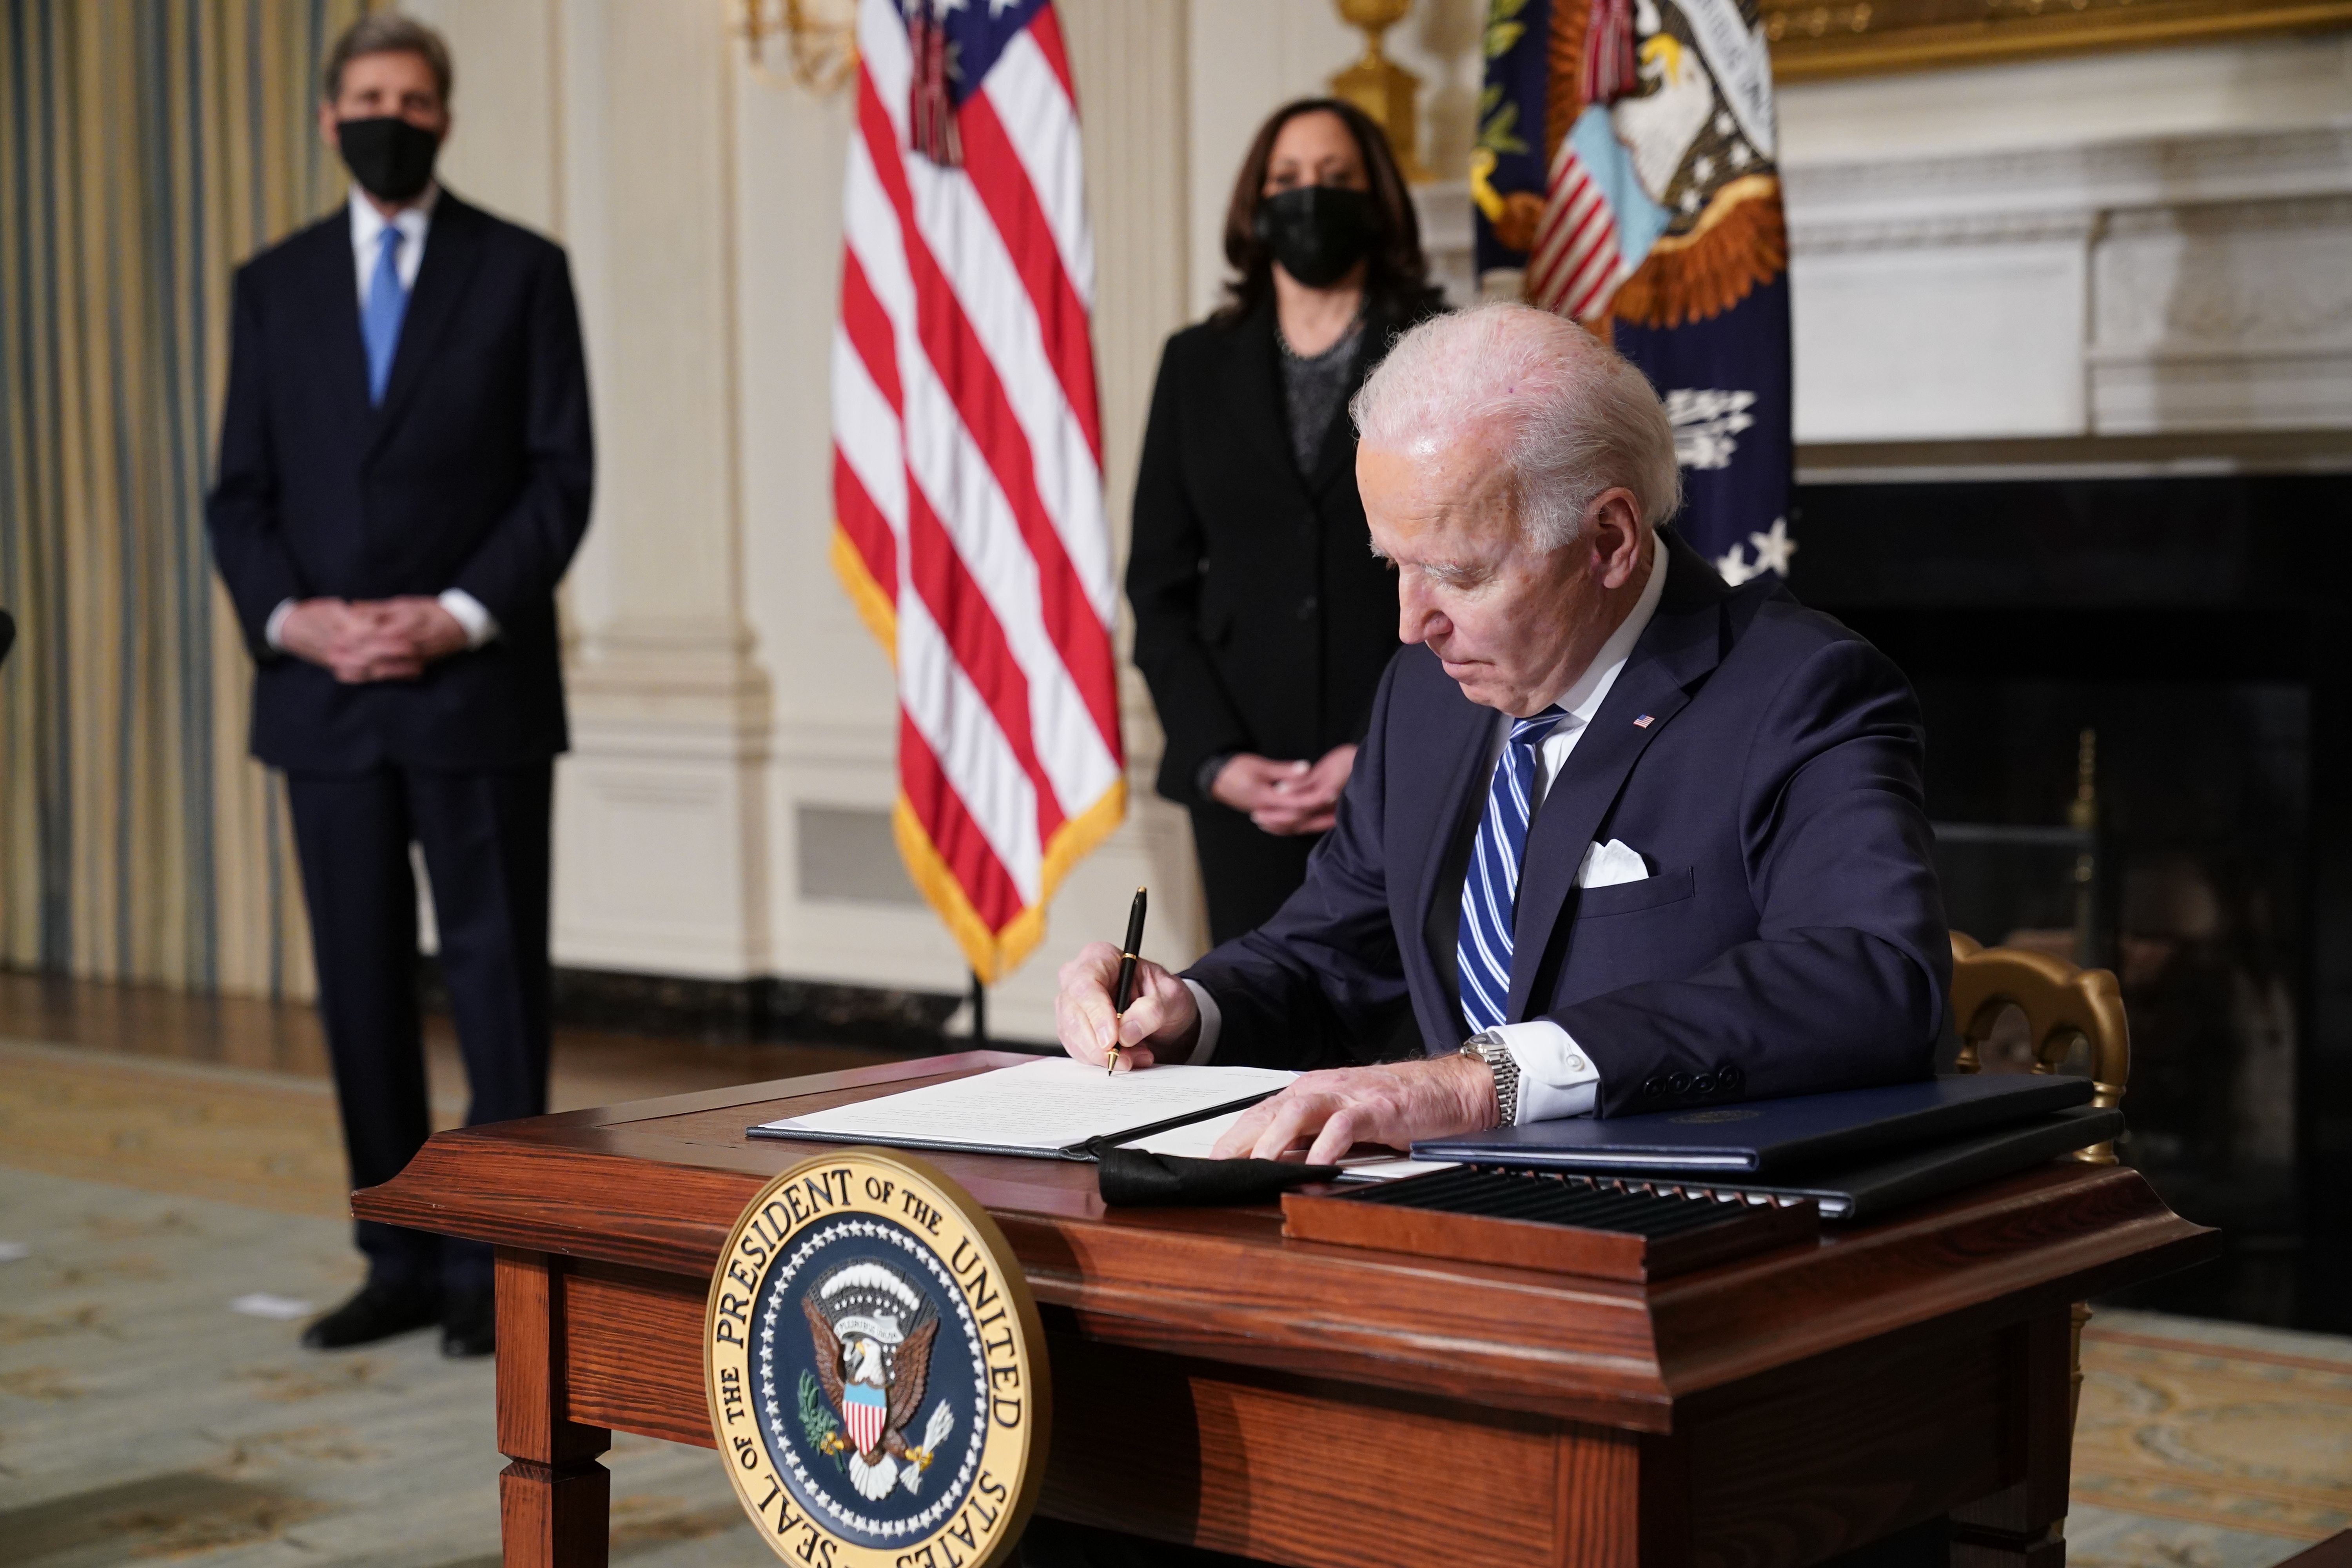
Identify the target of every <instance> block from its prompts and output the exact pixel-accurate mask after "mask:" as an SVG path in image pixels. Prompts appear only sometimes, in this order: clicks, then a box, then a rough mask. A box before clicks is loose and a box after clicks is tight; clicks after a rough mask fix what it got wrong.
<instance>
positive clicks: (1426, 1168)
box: [1339, 1160, 1461, 1182]
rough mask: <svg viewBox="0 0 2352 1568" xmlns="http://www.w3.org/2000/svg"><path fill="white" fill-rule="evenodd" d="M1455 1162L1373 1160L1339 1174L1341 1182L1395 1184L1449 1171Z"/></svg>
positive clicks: (1351, 1166)
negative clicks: (1409, 1177)
mask: <svg viewBox="0 0 2352 1568" xmlns="http://www.w3.org/2000/svg"><path fill="white" fill-rule="evenodd" d="M1459 1163H1461V1162H1459V1161H1457V1160H1373V1161H1368V1162H1366V1163H1363V1164H1360V1165H1352V1164H1351V1165H1349V1167H1348V1168H1347V1169H1346V1170H1345V1171H1342V1172H1341V1173H1339V1179H1340V1180H1341V1181H1343V1182H1395V1181H1402V1179H1403V1178H1405V1177H1407V1176H1423V1175H1427V1174H1428V1173H1430V1172H1432V1171H1450V1170H1452V1169H1454V1166H1455V1165H1457V1164H1459Z"/></svg>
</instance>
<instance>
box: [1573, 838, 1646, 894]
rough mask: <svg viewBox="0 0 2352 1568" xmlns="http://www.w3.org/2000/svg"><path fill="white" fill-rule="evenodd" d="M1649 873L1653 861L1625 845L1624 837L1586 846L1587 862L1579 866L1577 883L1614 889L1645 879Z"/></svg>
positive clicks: (1587, 886)
mask: <svg viewBox="0 0 2352 1568" xmlns="http://www.w3.org/2000/svg"><path fill="white" fill-rule="evenodd" d="M1649 875H1650V863H1649V862H1648V861H1647V860H1644V859H1643V858H1642V856H1641V852H1640V851H1639V850H1635V849H1628V848H1627V847H1625V841H1624V840H1623V839H1622V838H1612V839H1611V840H1610V841H1609V842H1608V843H1606V844H1591V845H1587V846H1586V847H1585V850H1584V863H1583V864H1582V865H1580V866H1579V867H1577V868H1576V885H1577V886H1578V887H1580V888H1613V887H1615V886H1617V884H1618V883H1620V882H1640V881H1644V880H1646V879H1648V878H1649Z"/></svg>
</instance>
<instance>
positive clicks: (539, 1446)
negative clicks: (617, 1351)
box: [498, 1247, 613, 1568]
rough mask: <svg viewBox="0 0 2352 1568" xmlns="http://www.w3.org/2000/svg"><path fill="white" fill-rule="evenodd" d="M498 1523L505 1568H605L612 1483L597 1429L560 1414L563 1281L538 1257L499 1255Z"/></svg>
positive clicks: (507, 1251) (609, 1437)
mask: <svg viewBox="0 0 2352 1568" xmlns="http://www.w3.org/2000/svg"><path fill="white" fill-rule="evenodd" d="M498 1268H499V1274H498V1279H499V1452H500V1453H502V1454H504V1455H505V1456H506V1457H507V1458H509V1459H510V1460H512V1461H513V1463H511V1464H509V1466H507V1468H505V1469H504V1470H502V1471H500V1472H499V1533H500V1534H501V1536H502V1537H503V1538H504V1541H505V1553H506V1568H604V1561H605V1551H606V1547H607V1545H608V1544H609V1541H610V1537H611V1533H612V1528H611V1514H612V1501H613V1478H612V1477H611V1476H610V1475H608V1474H607V1473H606V1472H605V1469H604V1466H602V1465H600V1464H598V1463H597V1462H596V1456H597V1455H599V1454H602V1453H603V1452H604V1450H605V1449H607V1448H609V1447H612V1446H613V1434H612V1433H611V1432H609V1431H607V1430H605V1429H604V1427H602V1426H582V1425H580V1424H579V1423H578V1422H576V1421H573V1420H572V1419H570V1418H569V1417H567V1416H566V1415H564V1410H565V1407H566V1404H567V1401H566V1399H565V1392H564V1380H565V1376H566V1370H565V1366H564V1333H563V1274H562V1270H561V1268H558V1267H557V1266H556V1265H555V1263H554V1262H553V1261H552V1260H551V1259H550V1258H548V1256H547V1255H546V1254H545V1253H541V1252H524V1251H520V1250H519V1249H517V1248H514V1247H499V1264H498Z"/></svg>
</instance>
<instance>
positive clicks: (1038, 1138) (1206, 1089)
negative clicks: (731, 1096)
mask: <svg viewBox="0 0 2352 1568" xmlns="http://www.w3.org/2000/svg"><path fill="white" fill-rule="evenodd" d="M1297 1076H1298V1075H1297V1073H1293V1072H1283V1071H1279V1070H1276V1069H1275V1068H1217V1067H1204V1068H1195V1067H1155V1068H1146V1069H1145V1070H1143V1071H1141V1072H1118V1073H1106V1072H1104V1071H1103V1069H1102V1068H1098V1067H1089V1066H1087V1064H1086V1063H1084V1062H1080V1061H1074V1060H1072V1059H1071V1058H1068V1057H1045V1058H1039V1059H1038V1060H1036V1061H1034V1062H1024V1063H1022V1064H1021V1065H1020V1066H1019V1067H1012V1068H997V1069H996V1070H995V1071H993V1072H983V1073H975V1074H974V1075H973V1076H971V1077H970V1078H960V1079H954V1080H953V1081H951V1082H948V1083H934V1084H927V1085H925V1086H924V1087H923V1088H921V1089H908V1090H906V1091H905V1092H903V1093H900V1094H886V1095H883V1096H881V1097H880V1098H878V1099H876V1100H860V1101H859V1102H858V1103H856V1104H855V1105H838V1106H835V1107H834V1108H833V1109H832V1110H818V1111H812V1112H811V1113H810V1114H808V1115H806V1116H788V1117H784V1118H782V1119H781V1120H779V1121H768V1122H762V1123H761V1125H759V1126H757V1127H754V1128H752V1129H751V1136H752V1137H754V1138H818V1139H824V1140H825V1141H827V1142H848V1143H880V1144H883V1145H886V1146H888V1147H893V1148H902V1149H948V1150H964V1151H970V1152H977V1153H991V1154H1031V1155H1038V1156H1043V1157H1045V1158H1048V1159H1063V1160H1087V1159H1092V1158H1093V1157H1094V1156H1093V1152H1092V1145H1094V1144H1097V1143H1098V1142H1108V1143H1121V1142H1128V1141H1129V1140H1131V1139H1135V1138H1139V1137H1142V1136H1145V1135H1147V1134H1150V1133H1153V1132H1158V1131H1162V1130H1164V1129H1167V1128H1171V1127H1180V1126H1182V1125H1184V1124H1185V1123H1188V1122H1192V1121H1199V1120H1201V1119H1202V1118H1203V1117H1209V1116H1214V1115H1216V1114H1218V1113H1219V1112H1223V1111H1238V1110H1242V1109H1243V1108H1244V1107H1246V1106H1249V1105H1253V1104H1255V1103H1256V1102H1257V1101H1258V1100H1263V1099H1265V1097H1266V1096H1267V1095H1269V1094H1272V1093H1274V1092H1275V1091H1276V1089H1280V1088H1282V1087H1283V1085H1285V1084H1286V1083H1288V1082H1289V1081H1290V1080H1291V1079H1294V1078H1297ZM1214 1141H1215V1140H1214V1139H1213V1138H1212V1139H1211V1142H1214Z"/></svg>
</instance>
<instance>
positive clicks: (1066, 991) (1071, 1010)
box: [1054, 942, 1201, 1071]
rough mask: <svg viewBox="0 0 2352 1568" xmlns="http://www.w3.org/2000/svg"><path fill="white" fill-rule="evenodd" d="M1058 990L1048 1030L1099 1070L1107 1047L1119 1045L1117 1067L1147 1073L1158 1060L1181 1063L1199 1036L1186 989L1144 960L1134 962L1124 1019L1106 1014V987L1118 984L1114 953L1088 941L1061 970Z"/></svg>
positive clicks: (1196, 1012)
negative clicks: (1131, 990) (1130, 996)
mask: <svg viewBox="0 0 2352 1568" xmlns="http://www.w3.org/2000/svg"><path fill="white" fill-rule="evenodd" d="M1061 984H1062V988H1061V991H1060V993H1059V994H1056V995H1055V998H1054V1028H1055V1033H1056V1034H1058V1035H1059V1036H1060V1037H1061V1041H1062V1048H1063V1049H1064V1050H1066V1051H1067V1052H1069V1053H1070V1055H1071V1056H1073V1057H1075V1058H1077V1059H1078V1060H1080V1061H1082V1062H1091V1063H1093V1064H1094V1065H1095V1066H1096V1067H1100V1066H1102V1065H1103V1064H1104V1063H1105V1062H1107V1061H1108V1060H1109V1059H1110V1043H1111V1041H1112V1040H1114V1039H1116V1040H1118V1044H1119V1053H1118V1060H1119V1065H1120V1067H1121V1068H1124V1069H1125V1070H1128V1071H1134V1070H1136V1069H1137V1068H1148V1067H1150V1066H1151V1064H1152V1063H1153V1062H1155V1061H1157V1060H1159V1059H1160V1058H1162V1057H1171V1058H1175V1059H1177V1060H1180V1061H1181V1060H1182V1059H1183V1058H1185V1057H1188V1056H1190V1055H1192V1046H1193V1043H1194V1042H1195V1041H1197V1040H1199V1038H1200V1037H1201V1008H1200V1005H1199V1004H1198V1003H1196V1002H1195V1001H1193V1000H1192V987H1191V986H1189V985H1187V984H1184V983H1183V982H1182V981H1181V980H1179V979H1177V978H1176V976H1174V975H1173V974H1171V973H1168V971H1166V970H1165V969H1162V968H1161V967H1160V965H1158V964H1156V963H1152V962H1151V961H1150V959H1148V958H1139V959H1137V960H1136V961H1135V1000H1134V1001H1133V1002H1131V1003H1129V1005H1128V1008H1127V1012H1126V1013H1125V1015H1123V1016H1122V1015H1119V1014H1116V1013H1114V1012H1112V1011H1111V988H1112V987H1113V986H1115V985H1117V984H1118V949H1117V948H1115V947H1113V946H1112V945H1111V944H1110V943H1108V942H1088V943H1087V945H1086V946H1084V947H1082V948H1080V949H1079V950H1078V955H1077V957H1076V958H1074V959H1072V960H1070V962H1069V963H1066V964H1064V965H1062V974H1061Z"/></svg>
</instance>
